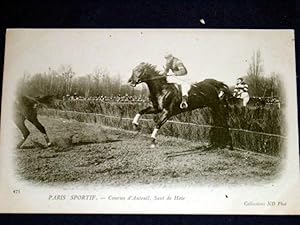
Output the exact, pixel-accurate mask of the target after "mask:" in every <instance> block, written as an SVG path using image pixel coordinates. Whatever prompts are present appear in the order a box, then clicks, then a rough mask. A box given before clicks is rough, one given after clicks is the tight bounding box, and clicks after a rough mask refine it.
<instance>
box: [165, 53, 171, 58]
mask: <svg viewBox="0 0 300 225" xmlns="http://www.w3.org/2000/svg"><path fill="white" fill-rule="evenodd" d="M171 57H173V55H172V53H170V52H166V53H165V58H166V59H168V58H171Z"/></svg>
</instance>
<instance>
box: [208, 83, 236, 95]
mask: <svg viewBox="0 0 300 225" xmlns="http://www.w3.org/2000/svg"><path fill="white" fill-rule="evenodd" d="M205 81H207V82H208V83H210V84H211V85H212V86H214V87H215V88H216V90H217V92H221V91H223V92H224V94H225V96H227V97H230V96H232V93H231V91H230V89H229V87H228V85H227V84H225V83H223V82H221V81H217V80H215V79H206V80H205Z"/></svg>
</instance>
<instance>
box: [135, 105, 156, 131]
mask: <svg viewBox="0 0 300 225" xmlns="http://www.w3.org/2000/svg"><path fill="white" fill-rule="evenodd" d="M157 112H158V111H157V109H155V108H153V107H152V106H149V107H147V108H146V109H143V110H141V111H140V112H139V113H137V114H136V115H135V117H134V118H133V121H132V124H133V125H134V126H135V127H138V126H139V119H140V118H141V116H142V115H144V114H152V113H157Z"/></svg>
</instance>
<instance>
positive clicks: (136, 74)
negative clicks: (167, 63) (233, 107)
mask: <svg viewBox="0 0 300 225" xmlns="http://www.w3.org/2000/svg"><path fill="white" fill-rule="evenodd" d="M128 82H129V83H130V84H131V86H133V87H135V86H136V85H137V84H140V83H142V82H145V83H146V84H147V86H148V88H149V92H150V96H149V98H150V100H151V102H152V106H149V107H147V108H145V109H143V110H141V111H140V112H139V113H138V114H136V116H135V118H134V119H133V122H132V123H133V124H134V126H135V127H136V128H138V125H139V123H138V120H139V119H140V117H141V116H142V115H143V114H158V113H160V115H159V117H158V119H157V121H156V125H155V128H154V130H153V133H152V135H151V138H152V144H151V147H154V146H155V142H156V135H157V132H158V130H159V129H160V127H161V126H162V125H163V124H164V123H165V122H166V121H167V120H168V119H169V118H170V117H172V116H174V115H176V114H179V113H182V112H186V111H191V110H194V109H197V108H204V107H210V108H211V110H212V117H213V121H214V127H213V128H212V129H211V131H210V142H211V143H210V147H226V146H227V145H229V147H230V148H232V141H231V136H230V134H229V127H228V104H227V100H226V99H227V97H228V98H230V97H231V96H232V95H231V92H230V91H229V88H228V86H227V85H226V84H224V83H222V82H220V81H217V80H214V79H206V80H204V81H202V82H199V83H195V84H193V85H192V86H191V89H190V90H189V93H188V94H189V96H188V108H186V109H180V107H179V105H180V102H181V91H180V89H179V87H178V86H177V85H176V84H170V83H167V79H166V76H164V75H162V74H161V73H160V72H159V71H157V70H156V67H155V66H153V65H151V64H149V63H140V64H139V65H138V66H136V67H135V68H134V69H133V72H132V75H131V77H130V79H129V80H128Z"/></svg>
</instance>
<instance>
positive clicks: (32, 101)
mask: <svg viewBox="0 0 300 225" xmlns="http://www.w3.org/2000/svg"><path fill="white" fill-rule="evenodd" d="M52 100H53V97H52V96H44V97H35V98H33V97H29V96H25V95H18V97H17V98H16V100H15V117H14V122H15V124H16V125H17V127H18V128H19V129H20V131H21V132H22V134H23V139H22V140H21V141H20V142H19V143H18V145H17V148H21V146H22V145H23V143H24V142H25V141H26V139H27V137H28V136H29V134H30V132H29V130H28V128H27V127H26V125H25V120H28V121H30V122H31V123H32V124H33V125H34V126H35V127H36V128H37V129H38V130H39V131H40V132H41V133H42V134H43V136H44V138H45V140H46V143H47V146H50V145H51V142H50V140H49V137H48V135H47V133H46V130H45V128H44V126H43V125H42V124H41V123H40V122H39V120H38V118H37V106H38V105H40V104H45V105H47V104H50V103H51V102H52Z"/></svg>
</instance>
